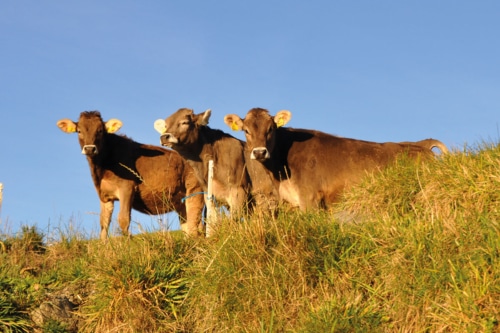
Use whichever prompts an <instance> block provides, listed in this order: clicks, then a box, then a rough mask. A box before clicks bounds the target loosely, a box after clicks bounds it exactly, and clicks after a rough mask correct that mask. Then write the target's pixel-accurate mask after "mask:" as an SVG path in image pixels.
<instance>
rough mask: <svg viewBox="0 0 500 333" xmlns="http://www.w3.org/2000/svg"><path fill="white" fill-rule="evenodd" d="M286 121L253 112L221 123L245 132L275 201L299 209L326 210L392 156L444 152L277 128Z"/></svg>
mask: <svg viewBox="0 0 500 333" xmlns="http://www.w3.org/2000/svg"><path fill="white" fill-rule="evenodd" d="M290 118H291V113H290V112H289V111H280V112H278V113H277V114H276V116H275V117H271V116H270V115H269V112H268V111H267V110H265V109H260V108H255V109H252V110H250V111H249V112H248V113H247V115H246V117H245V119H241V118H240V117H238V116H237V115H234V114H231V115H227V116H226V117H225V118H224V121H225V123H226V124H227V125H228V126H229V127H230V128H232V129H233V130H243V131H244V132H245V137H246V144H247V149H249V150H250V151H251V158H252V159H254V160H257V161H260V162H261V163H262V164H263V165H264V166H265V167H266V172H267V175H268V176H269V177H270V178H271V179H272V181H273V183H274V186H275V188H276V189H277V191H278V192H279V197H280V199H281V200H282V201H285V202H288V203H290V204H291V205H292V206H298V207H300V209H301V210H307V209H310V208H316V207H323V208H327V207H328V206H330V205H331V204H332V203H334V202H336V201H338V199H339V196H340V194H341V192H342V191H343V190H344V189H345V188H346V187H348V186H350V185H352V184H354V183H356V182H359V181H360V179H361V178H362V177H363V176H364V175H366V174H367V172H373V171H376V170H379V169H381V168H383V167H385V166H387V165H388V164H390V163H391V162H392V161H394V160H395V159H396V157H397V156H398V155H401V154H407V155H408V156H409V157H411V158H418V157H419V156H422V155H424V156H432V155H433V152H432V151H431V149H432V147H433V146H438V147H439V148H441V149H443V148H442V147H444V150H446V147H445V146H444V145H443V144H442V143H441V142H439V141H437V140H432V139H427V140H422V141H419V142H415V143H409V142H407V143H393V142H386V143H376V142H369V141H361V140H355V139H348V138H341V137H337V136H333V135H329V134H326V133H323V132H319V131H314V130H305V129H293V128H284V127H282V126H283V125H285V124H286V123H287V122H288V121H289V120H290ZM446 151H447V150H446ZM261 177H262V175H261Z"/></svg>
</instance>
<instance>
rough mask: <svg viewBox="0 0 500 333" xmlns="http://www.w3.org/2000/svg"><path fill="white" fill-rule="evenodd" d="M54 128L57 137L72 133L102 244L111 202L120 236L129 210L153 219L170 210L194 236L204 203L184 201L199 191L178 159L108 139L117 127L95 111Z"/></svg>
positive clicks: (147, 147) (159, 150)
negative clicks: (86, 170) (84, 163)
mask: <svg viewBox="0 0 500 333" xmlns="http://www.w3.org/2000/svg"><path fill="white" fill-rule="evenodd" d="M57 126H58V127H59V128H60V129H61V130H62V131H63V132H66V133H75V132H77V133H78V140H79V142H80V147H81V149H82V154H85V155H86V156H87V160H88V162H89V166H90V172H91V174H92V179H93V181H94V185H95V188H96V190H97V194H98V195H99V200H100V202H101V213H100V224H101V234H100V236H101V239H102V240H105V239H106V238H107V235H108V228H109V224H110V222H111V216H112V214H113V208H114V201H115V200H119V201H120V211H119V213H118V223H119V225H120V227H121V230H122V233H123V234H125V235H128V234H129V231H128V229H129V225H130V214H131V209H132V208H133V209H135V210H137V211H139V212H142V213H145V214H153V215H157V214H164V213H167V212H171V211H176V212H177V213H178V214H179V220H180V223H181V229H182V230H183V231H184V232H185V233H186V234H188V235H198V233H199V232H200V231H201V215H202V211H203V206H204V200H203V196H201V195H194V196H191V197H189V196H190V195H191V194H194V193H197V192H200V191H201V187H200V185H199V184H198V181H197V179H196V176H195V174H194V172H193V169H192V168H191V167H190V166H189V165H187V164H185V162H184V160H183V159H182V158H181V157H180V156H179V154H177V153H176V152H173V151H171V150H167V149H164V148H161V147H157V146H152V145H145V144H141V143H138V142H135V141H133V140H131V139H129V138H127V137H125V136H122V135H117V134H114V133H115V132H116V131H117V130H118V129H120V127H121V126H122V122H121V121H120V120H118V119H111V120H108V121H107V122H104V121H103V120H102V118H101V114H100V113H99V112H98V111H89V112H82V113H81V114H80V118H79V120H78V122H73V121H71V120H69V119H61V120H59V121H58V122H57ZM185 197H188V198H187V199H186V200H185V204H184V203H183V202H182V200H183V198H185Z"/></svg>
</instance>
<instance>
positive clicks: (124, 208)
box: [118, 195, 133, 236]
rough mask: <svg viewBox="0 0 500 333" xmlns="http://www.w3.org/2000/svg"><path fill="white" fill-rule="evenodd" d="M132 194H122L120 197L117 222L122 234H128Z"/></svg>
mask: <svg viewBox="0 0 500 333" xmlns="http://www.w3.org/2000/svg"><path fill="white" fill-rule="evenodd" d="M132 201H133V195H124V196H121V199H120V211H119V212H118V224H119V225H120V229H121V230H122V235H124V236H130V233H129V230H128V229H129V226H130V217H131V211H132Z"/></svg>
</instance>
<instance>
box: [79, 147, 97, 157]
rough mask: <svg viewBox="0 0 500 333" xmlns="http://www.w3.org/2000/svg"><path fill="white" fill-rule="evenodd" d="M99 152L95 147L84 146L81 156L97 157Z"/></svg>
mask: <svg viewBox="0 0 500 333" xmlns="http://www.w3.org/2000/svg"><path fill="white" fill-rule="evenodd" d="M98 152H99V150H98V149H97V146H96V145H85V146H83V148H82V154H84V155H89V156H90V155H97V153H98Z"/></svg>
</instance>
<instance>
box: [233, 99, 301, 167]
mask: <svg viewBox="0 0 500 333" xmlns="http://www.w3.org/2000/svg"><path fill="white" fill-rule="evenodd" d="M291 117H292V114H291V113H290V111H286V110H282V111H279V112H278V113H277V114H276V116H274V117H272V116H271V115H269V112H268V111H267V110H265V109H259V108H255V109H252V110H250V111H248V113H247V115H246V117H245V119H241V118H240V117H238V116H237V115H235V114H229V115H226V116H225V117H224V122H225V123H226V125H228V126H229V127H230V128H231V129H232V130H235V131H238V130H243V131H244V132H245V138H246V142H247V148H248V149H249V150H250V151H251V153H250V158H251V159H254V160H258V161H260V162H263V161H265V160H267V159H270V158H271V156H272V154H273V150H274V147H275V145H276V129H277V128H278V127H281V126H284V125H285V124H286V123H288V121H289V120H290V119H291Z"/></svg>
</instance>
